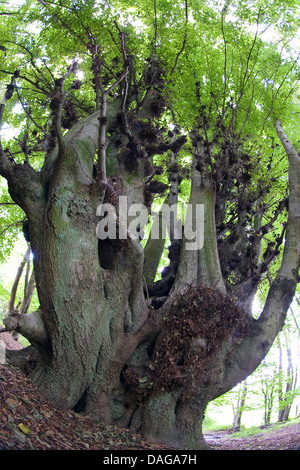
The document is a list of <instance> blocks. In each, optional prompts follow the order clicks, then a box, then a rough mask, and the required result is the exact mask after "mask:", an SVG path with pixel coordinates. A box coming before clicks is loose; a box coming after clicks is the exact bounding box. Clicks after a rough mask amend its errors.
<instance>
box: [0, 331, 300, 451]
mask: <svg viewBox="0 0 300 470" xmlns="http://www.w3.org/2000/svg"><path fill="white" fill-rule="evenodd" d="M5 335H6V333H5ZM1 339H3V340H4V336H3V334H1V335H0V340H1ZM5 339H6V338H5ZM205 439H206V441H207V442H208V443H209V444H210V445H211V446H212V449H214V450H300V423H299V421H298V422H296V423H294V424H289V425H287V426H282V427H280V428H277V427H276V429H275V428H274V429H272V427H269V428H268V429H264V430H261V432H260V433H259V434H255V435H253V436H250V437H239V438H234V437H233V436H231V434H230V431H228V430H227V431H209V432H207V433H206V434H205ZM0 449H1V450H103V451H104V450H106V451H107V450H156V451H162V450H171V449H170V448H168V447H165V446H163V445H160V444H156V443H153V442H149V441H147V440H145V439H144V438H142V437H141V436H140V435H139V434H135V433H132V432H131V431H128V430H126V429H120V428H117V427H114V426H107V425H103V424H101V423H99V422H96V421H95V420H93V419H92V418H89V417H86V416H84V415H82V414H79V413H74V412H72V411H64V410H61V409H59V408H57V407H55V406H53V404H51V403H49V402H47V401H46V400H45V399H44V398H43V397H42V396H41V395H40V393H39V391H38V390H37V388H36V387H35V386H34V385H33V384H32V382H31V381H30V380H29V379H27V378H26V377H25V376H24V375H23V374H22V373H21V372H20V371H19V370H18V369H15V368H13V367H11V366H9V365H7V364H0Z"/></svg>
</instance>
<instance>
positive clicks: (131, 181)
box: [0, 101, 300, 449]
mask: <svg viewBox="0 0 300 470" xmlns="http://www.w3.org/2000/svg"><path fill="white" fill-rule="evenodd" d="M119 111H120V103H119V102H118V101H116V102H113V103H112V104H111V105H109V106H108V111H107V122H106V125H107V128H108V129H110V131H111V135H112V137H111V140H110V146H108V148H107V152H106V158H107V168H112V169H113V170H112V171H108V175H107V177H108V182H107V187H106V188H105V189H106V191H105V198H106V199H105V198H104V199H103V187H99V184H97V181H95V179H94V176H93V163H94V157H95V154H96V152H97V145H98V139H99V120H98V117H99V112H98V111H97V112H95V113H94V114H92V115H91V116H89V117H87V118H85V119H84V120H82V121H79V122H78V123H77V124H76V125H75V126H74V127H73V129H72V130H71V131H70V132H69V133H68V134H66V136H65V137H62V136H60V138H59V139H58V141H59V143H58V146H57V147H56V148H55V150H54V151H53V152H52V154H50V155H49V156H48V157H47V159H46V161H45V164H44V167H43V170H42V171H41V172H39V173H38V172H35V171H34V170H33V169H32V168H31V167H30V165H28V164H26V165H25V164H24V165H15V164H13V163H11V162H10V161H9V160H8V159H7V158H6V156H5V154H4V152H3V150H2V151H1V162H0V163H1V168H0V169H1V174H2V175H3V176H4V177H6V178H7V180H8V185H9V191H10V194H11V196H12V198H13V199H14V201H15V202H16V203H17V204H19V205H20V206H21V207H22V209H23V210H24V211H25V213H26V215H27V217H28V220H29V233H30V241H31V246H32V250H33V253H34V269H35V278H36V283H37V289H38V294H39V300H40V309H39V311H38V312H35V313H33V314H28V315H22V316H19V317H18V316H15V317H14V318H13V319H12V318H10V320H9V321H8V322H7V324H6V327H7V329H8V330H9V329H17V330H18V331H20V332H21V333H22V334H24V336H26V337H28V339H29V340H30V341H31V344H32V347H31V348H30V350H34V351H35V352H34V355H32V362H31V368H30V370H29V376H30V377H31V378H32V379H33V381H34V382H36V383H37V384H38V386H39V387H40V389H41V391H42V392H43V393H44V394H45V395H46V396H47V397H49V398H50V399H51V400H52V401H53V402H55V403H56V404H58V405H59V406H61V407H64V408H72V409H77V410H81V411H84V412H86V413H89V414H92V415H93V416H97V417H98V418H100V419H102V420H103V421H105V422H108V423H119V424H121V425H124V426H128V427H130V428H131V429H135V430H138V431H140V432H142V433H143V434H144V435H146V436H150V437H152V438H154V439H157V440H159V441H161V442H165V443H167V444H169V445H172V446H175V447H178V448H180V449H186V448H188V449H197V448H205V447H206V444H205V442H204V439H203V436H202V420H203V416H204V411H205V408H206V405H207V403H208V402H209V401H210V400H212V399H214V398H216V397H218V396H219V395H221V394H223V393H225V392H226V391H228V390H230V389H231V388H232V387H233V386H235V385H236V384H237V383H238V382H240V381H242V380H243V379H245V378H246V377H247V376H248V375H249V374H250V373H251V372H253V371H254V369H255V368H256V367H257V366H258V365H259V364H260V362H261V360H262V359H263V358H264V356H265V355H266V354H267V352H268V350H269V348H270V347H271V345H272V343H273V341H274V339H275V337H276V335H277V333H278V332H279V331H280V329H281V328H282V325H283V323H284V319H285V315H286V312H287V309H288V307H289V305H290V303H291V301H292V298H293V295H294V292H295V287H296V284H297V281H298V269H299V253H300V247H299V243H300V222H299V216H300V212H299V211H300V209H299V201H300V198H299V191H300V189H299V188H300V165H299V157H298V155H297V154H296V152H295V151H294V149H293V147H292V146H291V144H290V143H289V141H288V139H287V137H286V136H285V135H284V133H283V130H282V127H281V125H280V123H279V122H277V124H276V126H277V131H278V135H279V137H280V139H281V140H282V142H283V145H284V146H285V148H286V151H287V155H288V158H289V164H290V179H289V181H290V202H289V217H288V224H287V228H286V243H285V248H284V253H283V258H282V264H281V267H280V270H279V272H278V274H277V276H276V278H275V280H274V282H273V283H272V286H271V288H270V291H269V295H268V298H267V301H266V305H265V307H264V309H263V312H262V313H261V315H260V317H259V318H258V319H257V320H254V319H253V318H252V317H250V315H249V313H248V312H244V311H243V309H241V308H240V305H239V306H237V302H236V299H234V298H232V299H231V298H230V297H229V295H228V293H227V288H226V286H225V283H224V280H223V276H222V271H221V265H220V261H219V251H218V246H217V237H216V224H215V201H216V187H215V185H214V184H213V182H212V181H211V179H210V177H209V175H208V170H207V168H205V169H204V170H203V168H202V169H201V168H199V165H197V164H198V163H199V159H201V158H204V155H202V154H201V149H199V148H197V149H196V151H195V153H194V163H193V168H192V189H191V195H190V204H191V207H194V208H196V205H200V206H203V207H204V218H203V224H204V226H203V246H202V245H201V246H200V247H198V249H189V248H190V247H188V243H191V240H190V238H189V237H187V236H186V232H184V235H183V240H182V244H181V250H180V257H179V258H178V259H177V265H176V269H174V271H173V273H174V277H175V280H174V282H173V284H172V286H171V288H168V290H167V292H166V295H165V296H164V297H165V298H164V300H163V301H162V302H161V304H160V308H153V307H151V308H149V305H147V295H146V296H145V295H144V291H143V289H144V274H143V265H144V253H143V250H142V248H141V245H140V242H139V240H133V239H132V238H130V236H128V237H127V238H126V239H122V240H120V239H116V240H111V239H106V240H99V239H98V238H97V235H96V228H97V224H98V222H99V217H97V215H96V213H97V207H98V206H99V204H101V203H102V202H109V203H111V204H112V205H115V206H116V209H117V217H118V216H119V215H123V214H118V207H117V205H116V200H115V198H116V197H117V196H118V195H120V194H122V195H123V196H125V197H127V201H128V206H129V205H130V204H132V203H142V202H144V196H145V182H144V180H145V158H147V152H146V151H145V141H143V140H142V139H141V136H140V134H138V132H139V129H140V128H139V126H142V121H141V122H138V121H137V122H132V127H131V132H135V139H136V140H134V139H133V140H132V135H128V132H124V128H123V130H122V128H120V126H119V127H118V122H119V117H118V116H119V114H118V112H119ZM100 125H101V123H100ZM144 134H145V133H144ZM117 138H118V139H119V143H118V144H117V143H116V141H117ZM143 145H144V148H143ZM118 220H119V219H118ZM185 229H186V227H185ZM201 229H202V227H201ZM247 282H249V280H247ZM169 287H170V286H169ZM235 294H236V293H235ZM251 294H252V291H251ZM249 295H250V294H249ZM10 322H11V323H10ZM11 360H12V361H15V363H17V357H16V354H12V355H11ZM27 371H28V369H27Z"/></svg>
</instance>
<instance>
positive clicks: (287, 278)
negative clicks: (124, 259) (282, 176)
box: [220, 120, 300, 394]
mask: <svg viewBox="0 0 300 470" xmlns="http://www.w3.org/2000/svg"><path fill="white" fill-rule="evenodd" d="M276 131H277V134H278V137H279V139H280V141H281V143H282V145H283V147H284V149H285V151H286V154H287V157H288V161H289V211H288V221H287V228H286V239H285V245H284V251H283V255H282V261H281V265H280V268H279V270H278V272H277V275H276V277H275V279H274V282H273V283H272V285H271V287H270V289H269V293H268V296H267V300H266V303H265V306H264V309H263V311H262V313H261V315H260V317H259V318H258V320H253V321H252V325H251V327H250V330H249V334H248V336H247V338H246V339H245V341H244V342H243V343H242V344H241V345H240V346H239V347H238V348H236V350H235V352H234V355H232V357H231V361H230V367H229V368H228V370H227V375H226V377H225V380H224V382H223V387H222V390H220V394H222V393H224V392H225V391H227V390H229V389H231V388H232V387H233V386H234V385H235V384H237V383H238V382H240V381H241V380H243V379H244V378H245V377H247V375H249V374H250V373H252V372H253V371H254V370H255V369H256V367H257V366H258V365H259V364H260V362H261V361H262V359H263V358H264V357H265V355H266V354H267V353H268V351H269V349H270V347H271V345H272V344H273V342H274V340H275V338H276V336H277V334H278V333H279V331H280V330H281V328H282V327H283V325H284V322H285V318H286V314H287V311H288V309H289V307H290V304H291V302H292V300H293V297H294V295H295V290H296V286H297V282H298V272H299V266H300V158H299V156H298V154H297V152H296V150H295V149H294V147H293V145H292V144H291V142H290V140H289V139H288V137H287V135H286V134H285V132H284V130H283V128H282V125H281V122H280V121H279V120H277V122H276Z"/></svg>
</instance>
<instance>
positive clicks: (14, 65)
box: [0, 0, 300, 449]
mask: <svg viewBox="0 0 300 470" xmlns="http://www.w3.org/2000/svg"><path fill="white" fill-rule="evenodd" d="M297 14H298V13H297V2H294V1H292V0H290V1H289V2H285V4H284V5H283V4H282V2H278V1H276V0H274V1H272V2H270V1H268V2H265V1H263V0H261V1H253V2H243V1H233V2H228V1H227V0H226V1H225V2H219V1H212V2H209V3H208V2H200V1H195V0H185V1H184V2H175V3H174V2H169V1H168V0H151V1H150V0H133V1H132V0H131V1H130V2H129V1H127V0H125V1H120V2H119V1H116V0H107V1H91V0H88V1H85V2H83V1H69V0H60V1H47V0H46V1H41V2H33V1H30V0H28V1H24V3H23V4H22V5H21V6H20V7H19V8H18V9H17V10H16V9H14V8H12V7H10V6H9V4H8V5H3V4H1V43H0V46H1V48H0V53H1V67H0V69H1V81H2V85H3V86H2V88H3V92H4V98H3V101H2V104H1V110H0V122H1V124H2V127H3V133H2V141H1V147H0V174H1V176H2V177H3V178H4V179H5V180H6V181H7V188H8V191H7V192H3V195H2V201H3V202H5V203H7V204H8V203H11V202H13V203H14V204H15V205H16V206H13V205H12V206H9V205H7V206H2V207H5V210H6V212H7V213H8V212H9V209H12V210H15V212H14V214H15V219H14V220H15V225H17V222H19V221H20V220H22V221H23V226H24V231H25V233H26V237H27V238H28V240H29V241H30V245H31V249H32V252H33V259H34V276H35V282H36V286H37V291H38V297H39V302H40V307H39V309H38V310H37V311H35V312H32V313H29V314H25V315H21V314H13V315H10V316H9V317H8V318H6V319H5V329H6V330H7V331H9V330H15V331H17V332H19V333H21V334H22V335H24V336H25V337H26V338H27V339H28V340H29V342H30V344H31V345H30V346H29V347H28V348H26V349H24V350H22V351H16V352H9V351H8V353H7V355H8V360H9V361H11V362H12V363H13V364H15V365H17V366H18V367H20V368H21V369H22V370H24V371H25V373H26V374H27V375H28V376H29V377H30V378H31V379H32V381H33V382H34V383H36V384H37V385H38V387H39V388H40V390H41V392H42V393H43V394H44V395H45V396H46V397H48V398H49V399H50V400H52V401H53V402H54V403H56V404H57V405H59V406H60V407H62V408H66V409H74V410H76V411H81V412H84V413H87V414H90V415H93V416H94V417H96V418H97V419H99V420H102V421H103V422H106V423H114V424H119V425H120V426H126V427H128V428H130V429H133V430H135V431H138V432H140V433H142V434H143V435H145V436H148V437H151V438H153V439H155V440H158V441H160V442H164V443H166V444H168V445H171V446H175V447H177V448H181V449H186V448H188V449H201V448H205V447H206V444H205V442H204V439H203V435H202V420H203V416H204V412H205V408H206V406H207V404H208V403H209V402H210V401H211V400H213V399H214V398H216V397H218V396H220V395H221V394H223V393H225V392H226V391H228V390H230V389H231V388H232V387H234V386H235V385H236V384H238V383H239V382H241V381H243V380H244V379H245V378H246V377H247V376H248V375H249V374H251V373H252V372H253V371H254V370H255V369H256V367H257V366H258V365H259V364H260V363H261V361H262V359H263V358H264V357H265V355H266V354H267V352H268V350H269V349H270V347H271V345H272V343H273V341H274V339H275V338H276V336H277V334H278V332H279V331H280V330H281V328H282V326H283V324H284V321H285V317H286V312H287V310H288V308H289V305H290V303H291V301H292V299H293V296H294V293H295V290H296V286H297V283H298V279H299V278H298V273H299V250H300V246H299V243H300V242H299V240H300V222H299V215H300V205H299V203H300V199H299V191H300V189H299V188H300V186H299V185H300V165H299V155H298V153H297V145H298V137H297V132H298V123H297V119H296V117H297V115H296V113H297V112H298V111H297V110H299V106H298V97H297V87H298V82H297V80H298V79H299V66H298V62H297V60H298V57H297V55H296V54H295V53H294V48H293V42H292V41H291V39H292V38H293V36H294V35H295V34H296V26H294V25H296V24H297ZM266 30H269V31H270V32H271V33H272V38H271V39H270V38H269V39H268V38H267V36H266ZM13 129H17V131H16V136H15V138H14V139H10V138H9V136H8V130H13ZM160 206H161V207H162V209H163V210H161V211H160V209H159V208H160ZM174 207H175V208H177V209H178V211H177V212H176V211H174V210H173V211H171V210H170V212H169V214H168V210H166V209H168V208H169V209H170V208H173V209H174ZM180 207H181V208H182V207H183V208H184V207H186V208H187V211H186V214H185V215H184V216H182V214H181V212H182V211H181V210H179V208H180ZM18 208H19V209H18ZM126 209H127V211H126ZM198 209H199V211H198ZM145 210H146V215H147V217H146V218H145ZM17 211H19V212H17ZM197 211H198V212H197ZM17 214H18V217H17ZM20 214H21V216H20ZM124 220H125V222H126V221H127V224H126V223H124ZM166 220H167V222H168V223H165V221H166ZM8 225H9V226H12V225H14V224H12V223H10V224H7V226H8ZM150 226H151V227H152V231H155V234H157V233H158V234H159V236H155V237H154V236H151V233H152V232H150V231H149V227H150ZM157 227H159V229H160V231H159V230H158V231H157V230H156V228H157ZM105 232H106V233H107V234H108V235H109V236H107V237H105ZM149 233H150V234H149ZM7 234H9V231H7ZM121 234H122V236H121ZM112 235H113V236H112ZM2 243H5V242H4V241H3V242H2ZM166 250H167V253H168V261H167V263H166V265H165V266H164V265H162V263H161V260H164V259H165V258H166V255H165V252H166ZM277 260H279V264H278V266H279V267H278V269H277V270H275V272H274V269H273V270H272V269H271V268H272V266H273V265H274V262H275V261H277ZM162 268H163V269H162ZM266 275H271V276H273V280H272V283H271V286H270V289H269V292H268V295H267V298H266V302H265V305H264V308H263V310H262V312H261V314H260V315H259V317H258V318H254V317H253V315H252V309H251V306H252V302H253V299H254V296H255V294H256V292H257V289H258V288H259V285H260V283H261V282H263V280H264V278H265V276H266Z"/></svg>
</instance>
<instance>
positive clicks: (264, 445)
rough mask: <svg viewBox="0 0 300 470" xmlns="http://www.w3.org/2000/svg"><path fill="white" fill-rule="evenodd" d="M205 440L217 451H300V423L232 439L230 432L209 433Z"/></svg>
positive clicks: (270, 428)
mask: <svg viewBox="0 0 300 470" xmlns="http://www.w3.org/2000/svg"><path fill="white" fill-rule="evenodd" d="M205 439H206V441H207V442H208V443H209V444H210V445H211V446H213V448H214V449H216V450H300V423H295V424H289V425H286V426H282V427H281V428H278V427H276V428H274V429H272V426H270V427H269V428H267V429H264V430H262V431H261V432H260V433H258V434H255V435H253V436H250V437H240V438H234V437H232V436H231V435H230V433H229V432H228V431H216V432H209V433H207V434H205Z"/></svg>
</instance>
